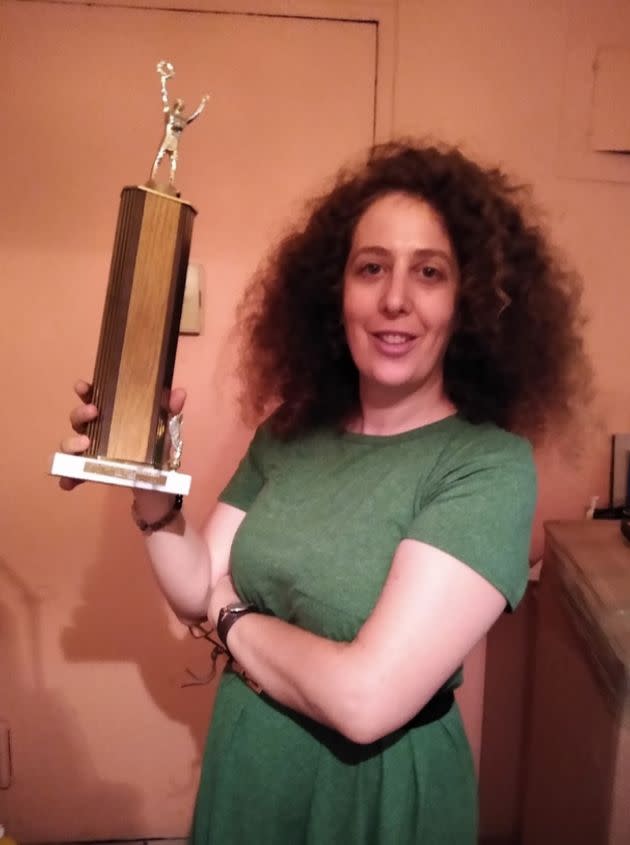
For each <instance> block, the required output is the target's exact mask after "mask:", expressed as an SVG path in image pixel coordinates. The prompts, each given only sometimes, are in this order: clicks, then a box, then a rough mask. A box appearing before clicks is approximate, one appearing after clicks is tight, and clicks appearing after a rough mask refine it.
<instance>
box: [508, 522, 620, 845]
mask: <svg viewBox="0 0 630 845" xmlns="http://www.w3.org/2000/svg"><path fill="white" fill-rule="evenodd" d="M538 599H539V602H538V620H537V636H536V651H535V662H534V677H533V688H532V707H531V721H530V734H529V751H528V755H527V778H526V791H525V796H524V808H523V809H524V813H523V836H522V841H523V843H524V845H547V843H549V845H551V844H552V843H571V845H603V843H610V845H622V843H630V545H628V544H627V543H626V542H625V541H624V540H623V538H622V536H621V534H620V531H619V524H618V523H617V522H608V521H606V522H604V521H591V520H584V521H581V522H556V523H550V524H548V525H547V528H546V538H545V557H544V566H543V570H542V576H541V581H540V588H539V596H538Z"/></svg>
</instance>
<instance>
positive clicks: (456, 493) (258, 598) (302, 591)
mask: <svg viewBox="0 0 630 845" xmlns="http://www.w3.org/2000/svg"><path fill="white" fill-rule="evenodd" d="M535 486H536V485H535V473H534V467H533V461H532V455H531V449H530V447H529V445H528V444H527V443H526V441H524V440H522V439H520V438H518V437H516V436H514V435H511V434H508V433H506V432H504V431H501V430H500V429H497V428H496V427H494V426H492V425H479V426H474V425H471V424H469V423H467V422H465V421H463V420H461V419H460V418H459V417H457V416H454V417H449V418H448V419H445V420H442V421H440V422H437V423H434V424H432V425H428V426H424V427H423V428H420V429H416V430H414V431H410V432H405V433H404V434H399V435H394V436H391V437H376V436H368V435H354V434H339V433H335V432H332V431H328V430H325V431H317V432H315V433H313V434H310V435H308V436H305V437H303V438H300V439H299V440H295V441H290V442H288V443H285V442H281V441H278V440H276V439H274V438H273V437H272V436H271V435H270V433H269V432H268V430H267V429H266V428H265V427H262V428H261V429H259V431H258V432H257V434H256V436H255V438H254V440H253V441H252V444H251V446H250V448H249V450H248V452H247V454H246V456H245V457H244V459H243V461H242V462H241V464H240V466H239V468H238V470H237V472H236V474H235V476H234V477H233V479H232V480H231V482H230V483H229V484H228V486H227V488H226V489H225V490H224V491H223V493H222V494H221V500H222V501H224V502H228V503H229V504H232V505H234V506H236V507H239V508H241V509H243V510H246V511H247V517H246V518H245V520H244V521H243V523H242V525H241V527H240V529H239V531H238V532H237V535H236V537H235V539H234V543H233V547H232V556H231V566H232V575H233V578H234V582H235V585H236V587H237V590H238V592H239V594H240V595H241V596H242V597H243V598H245V599H247V600H250V601H253V602H255V603H256V605H257V606H258V607H259V608H261V609H262V610H264V611H266V612H268V613H272V614H274V615H276V616H279V617H281V618H283V619H286V620H288V621H289V622H293V623H295V624H296V625H299V626H301V627H303V628H306V629H308V630H310V631H313V632H314V633H316V634H320V635H322V636H325V637H330V638H333V639H338V640H350V639H352V638H353V637H354V636H355V634H356V633H357V631H358V629H359V628H360V626H361V625H362V623H363V622H364V620H365V619H366V617H367V616H368V615H369V613H370V611H371V609H372V608H373V606H374V604H375V602H376V600H377V598H378V596H379V593H380V591H381V589H382V587H383V583H384V581H385V579H386V577H387V573H388V570H389V566H390V563H391V559H392V557H393V554H394V551H395V549H396V546H397V545H398V543H399V542H400V541H401V540H402V539H404V538H414V539H418V540H422V541H424V542H427V543H430V544H432V545H434V546H436V547H438V548H441V549H443V550H444V551H446V552H448V553H450V554H452V555H454V556H455V557H457V558H458V559H460V560H462V561H464V562H465V563H466V564H468V565H469V566H471V567H473V568H474V569H475V570H476V571H477V572H479V573H480V574H481V575H482V576H484V577H485V578H487V579H488V580H489V581H490V582H491V583H492V584H494V585H495V586H496V587H497V588H498V589H499V590H500V591H501V592H502V593H503V595H504V596H505V598H506V601H507V602H508V606H509V607H511V608H513V607H514V606H515V605H516V604H517V603H518V601H519V600H520V598H521V596H522V595H523V592H524V590H525V586H526V583H527V573H528V560H527V553H528V548H529V538H530V530H531V519H532V513H533V506H534V499H535ZM456 623H457V620H453V624H456ZM305 659H307V657H305ZM460 680H461V676H460V673H457V675H455V676H454V677H453V678H451V680H450V681H449V683H448V684H447V685H446V686H447V687H454V686H456V685H457V684H458V683H459V682H460ZM192 839H193V841H194V843H195V845H200V843H204V845H207V843H221V845H231V843H234V845H236V843H240V845H243V843H244V845H249V843H255V842H256V843H257V842H261V843H262V842H264V843H273V845H275V843H280V844H281V845H283V844H284V843H290V845H294V843H305V845H323V843H357V845H358V844H359V843H361V845H363V843H366V844H367V843H374V845H390V843H396V845H406V844H407V843H409V845H411V843H423V845H467V843H474V842H475V839H476V783H475V777H474V770H473V765H472V759H471V754H470V749H469V746H468V743H467V740H466V737H465V734H464V730H463V726H462V723H461V718H460V714H459V711H458V709H457V707H453V708H452V709H451V711H450V712H449V713H448V714H447V715H446V716H445V717H443V718H442V719H440V720H438V721H436V722H434V723H432V724H429V725H425V726H422V727H416V728H412V729H401V730H400V731H397V732H396V733H395V734H392V735H391V736H388V737H386V738H385V739H383V740H381V741H379V742H376V743H374V744H372V745H370V746H357V745H354V744H353V743H350V742H349V741H347V740H345V739H343V737H340V736H339V735H338V734H336V733H334V732H333V731H329V730H327V729H325V728H322V727H321V726H320V725H316V724H315V723H314V722H312V721H310V720H308V719H306V718H302V717H299V716H297V715H296V714H294V713H291V712H289V711H287V710H285V709H284V708H282V707H279V706H278V705H276V704H275V703H273V702H272V701H270V700H269V699H268V698H267V697H265V696H261V697H258V696H256V695H255V693H253V692H252V691H251V690H249V689H248V688H247V687H246V686H245V685H244V683H243V682H242V681H241V680H240V678H238V677H236V676H234V675H232V674H230V673H227V674H226V675H225V676H224V678H223V679H222V681H221V685H220V689H219V692H218V694H217V699H216V702H215V709H214V715H213V720H212V727H211V730H210V734H209V737H208V744H207V748H206V753H205V757H204V764H203V768H202V776H201V782H200V787H199V794H198V799H197V807H196V812H195V821H194V828H193V835H192Z"/></svg>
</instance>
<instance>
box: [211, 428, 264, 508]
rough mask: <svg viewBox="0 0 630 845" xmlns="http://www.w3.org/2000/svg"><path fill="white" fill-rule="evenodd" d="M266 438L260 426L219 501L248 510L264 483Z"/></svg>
mask: <svg viewBox="0 0 630 845" xmlns="http://www.w3.org/2000/svg"><path fill="white" fill-rule="evenodd" d="M265 439H266V435H265V432H264V430H263V428H262V426H261V427H260V428H259V429H258V430H257V431H256V434H255V435H254V438H253V440H252V441H251V443H250V444H249V447H248V449H247V452H245V455H244V456H243V458H242V459H241V462H240V463H239V465H238V468H237V470H236V472H235V473H234V475H233V476H232V478H231V479H230V480H229V481H228V483H227V485H226V487H225V488H224V489H223V490H222V491H221V493H220V494H219V501H220V502H224V503H225V504H226V505H233V506H234V507H236V508H240V509H241V510H244V511H246V510H249V508H250V507H251V505H252V503H253V501H254V499H255V498H256V496H257V495H258V494H259V493H260V491H261V490H262V488H263V486H264V484H265V476H264V473H263V468H262V467H263V461H262V451H263V449H264V441H265Z"/></svg>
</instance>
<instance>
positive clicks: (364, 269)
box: [359, 261, 382, 276]
mask: <svg viewBox="0 0 630 845" xmlns="http://www.w3.org/2000/svg"><path fill="white" fill-rule="evenodd" d="M381 269H382V267H381V265H380V264H378V263H377V262H376V261H368V262H367V263H366V264H363V265H361V267H360V268H359V273H360V274H361V275H362V276H378V274H379V273H380V272H381Z"/></svg>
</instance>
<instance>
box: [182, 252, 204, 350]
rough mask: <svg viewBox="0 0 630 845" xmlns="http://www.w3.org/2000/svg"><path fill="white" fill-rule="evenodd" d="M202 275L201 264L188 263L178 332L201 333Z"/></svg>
mask: <svg viewBox="0 0 630 845" xmlns="http://www.w3.org/2000/svg"><path fill="white" fill-rule="evenodd" d="M203 276H204V274H203V267H202V265H201V264H189V265H188V272H187V273H186V287H185V289H184V304H183V307H182V318H181V320H180V323H179V333H180V334H201V329H202V315H203V308H202V298H203V282H204V278H203Z"/></svg>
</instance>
